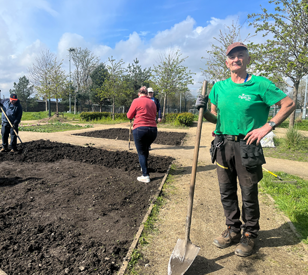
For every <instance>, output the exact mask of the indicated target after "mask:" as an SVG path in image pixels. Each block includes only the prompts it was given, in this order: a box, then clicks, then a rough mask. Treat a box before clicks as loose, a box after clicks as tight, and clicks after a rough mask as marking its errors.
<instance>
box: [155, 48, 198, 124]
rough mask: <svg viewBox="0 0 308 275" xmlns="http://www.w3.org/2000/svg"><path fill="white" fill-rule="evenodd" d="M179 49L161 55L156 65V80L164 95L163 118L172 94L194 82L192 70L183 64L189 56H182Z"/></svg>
mask: <svg viewBox="0 0 308 275" xmlns="http://www.w3.org/2000/svg"><path fill="white" fill-rule="evenodd" d="M181 56H182V54H181V52H180V51H179V50H177V51H175V52H172V51H171V52H169V53H167V54H166V55H165V56H161V57H160V61H159V64H158V65H157V66H154V69H153V72H154V79H155V80H154V81H155V82H156V85H157V87H158V88H159V91H160V93H161V94H163V97H164V106H163V118H164V117H165V111H166V104H167V98H168V96H170V95H174V94H175V93H179V92H180V91H181V90H183V89H185V88H186V87H187V86H188V85H189V84H192V83H193V80H192V76H191V75H192V74H193V73H192V72H191V71H188V70H187V67H185V66H183V64H182V63H183V62H184V61H185V60H186V59H187V58H188V57H185V58H182V57H181Z"/></svg>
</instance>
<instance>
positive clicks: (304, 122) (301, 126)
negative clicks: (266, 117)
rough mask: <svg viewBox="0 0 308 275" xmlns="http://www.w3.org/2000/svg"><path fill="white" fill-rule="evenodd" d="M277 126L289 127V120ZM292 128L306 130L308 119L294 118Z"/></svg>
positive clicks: (307, 128) (307, 129)
mask: <svg viewBox="0 0 308 275" xmlns="http://www.w3.org/2000/svg"><path fill="white" fill-rule="evenodd" d="M277 128H289V120H288V119H287V120H285V121H284V122H282V123H281V124H280V125H279V126H277ZM294 128H296V129H297V130H302V131H308V120H296V121H295V123H294Z"/></svg>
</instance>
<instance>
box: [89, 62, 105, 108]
mask: <svg viewBox="0 0 308 275" xmlns="http://www.w3.org/2000/svg"><path fill="white" fill-rule="evenodd" d="M90 76H91V79H92V86H91V92H90V99H91V101H93V102H94V103H97V104H99V106H100V112H101V111H102V105H105V104H106V103H107V102H108V103H109V99H107V98H105V97H101V94H104V89H105V85H104V84H105V80H106V79H108V78H109V73H108V70H107V68H106V66H105V64H104V63H101V64H99V65H98V66H97V67H96V68H95V69H94V71H93V72H92V73H91V75H90Z"/></svg>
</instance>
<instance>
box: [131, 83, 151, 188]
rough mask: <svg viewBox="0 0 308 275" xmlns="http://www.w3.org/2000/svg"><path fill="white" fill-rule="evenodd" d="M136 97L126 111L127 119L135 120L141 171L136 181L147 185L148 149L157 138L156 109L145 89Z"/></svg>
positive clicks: (141, 89) (134, 127)
mask: <svg viewBox="0 0 308 275" xmlns="http://www.w3.org/2000/svg"><path fill="white" fill-rule="evenodd" d="M138 96H139V97H138V98H136V99H134V100H133V102H132V105H131V106H130V108H129V110H128V113H127V118H128V119H133V118H135V119H134V124H133V136H134V141H135V145H136V149H137V152H138V157H139V163H140V166H141V169H142V176H141V177H138V178H137V180H138V181H141V182H145V183H148V182H150V175H149V172H148V157H149V148H150V145H151V144H152V143H153V141H154V140H155V139H156V137H157V125H156V112H157V109H156V105H155V103H154V102H153V101H152V99H150V98H149V97H148V89H147V87H145V86H143V87H141V88H140V89H139V93H138Z"/></svg>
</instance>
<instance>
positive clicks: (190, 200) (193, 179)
mask: <svg viewBox="0 0 308 275" xmlns="http://www.w3.org/2000/svg"><path fill="white" fill-rule="evenodd" d="M206 90H207V81H203V85H202V95H203V96H205V94H206ZM203 111H204V108H200V109H199V117H198V127H197V134H196V143H195V150H194V156H193V164H192V170H191V180H190V189H189V197H188V210H187V217H186V234H185V242H186V243H187V242H188V241H190V238H189V235H190V225H191V215H192V208H193V202H194V193H195V182H196V173H197V164H198V156H199V146H200V138H201V130H202V120H203Z"/></svg>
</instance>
